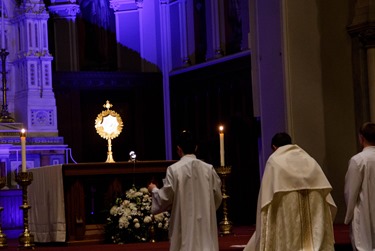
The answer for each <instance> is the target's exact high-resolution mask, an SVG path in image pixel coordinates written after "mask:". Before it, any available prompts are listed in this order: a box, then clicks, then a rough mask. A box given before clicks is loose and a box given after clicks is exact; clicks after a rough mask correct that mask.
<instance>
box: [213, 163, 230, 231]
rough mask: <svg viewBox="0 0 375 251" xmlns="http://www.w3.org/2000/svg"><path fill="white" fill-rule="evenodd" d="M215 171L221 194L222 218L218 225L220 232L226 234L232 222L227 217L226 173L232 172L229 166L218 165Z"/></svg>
mask: <svg viewBox="0 0 375 251" xmlns="http://www.w3.org/2000/svg"><path fill="white" fill-rule="evenodd" d="M216 172H217V173H218V175H219V176H220V178H221V193H222V196H223V201H222V205H223V220H222V221H221V222H220V223H219V226H220V231H219V232H220V234H221V235H227V234H231V233H232V222H231V221H229V219H228V205H227V200H228V199H229V196H228V195H227V188H226V179H227V177H228V175H229V174H230V173H231V172H232V167H231V166H220V167H218V168H216Z"/></svg>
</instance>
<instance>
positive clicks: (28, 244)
mask: <svg viewBox="0 0 375 251" xmlns="http://www.w3.org/2000/svg"><path fill="white" fill-rule="evenodd" d="M32 180H33V173H32V172H18V173H16V181H17V183H18V185H20V186H21V187H22V205H21V206H20V209H22V210H23V229H24V231H23V233H21V235H20V236H19V238H18V240H19V248H21V249H34V246H35V244H34V236H33V235H32V234H31V233H30V230H29V213H28V210H29V209H30V208H31V206H30V205H29V204H28V200H27V187H28V186H29V185H30V184H31V181H32Z"/></svg>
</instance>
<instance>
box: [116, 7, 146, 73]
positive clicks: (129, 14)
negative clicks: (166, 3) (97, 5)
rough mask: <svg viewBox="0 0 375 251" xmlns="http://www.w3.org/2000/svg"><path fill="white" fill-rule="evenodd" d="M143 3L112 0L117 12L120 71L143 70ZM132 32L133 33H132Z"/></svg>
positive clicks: (118, 64) (118, 63) (118, 62)
mask: <svg viewBox="0 0 375 251" xmlns="http://www.w3.org/2000/svg"><path fill="white" fill-rule="evenodd" d="M139 2H142V1H134V0H110V1H109V3H110V8H112V9H113V10H114V12H115V22H116V41H117V66H118V68H119V69H120V70H126V71H134V72H139V71H141V70H142V61H141V60H142V59H141V48H142V46H141V44H142V43H141V31H140V21H141V18H140V14H141V13H140V8H139V7H141V6H142V4H141V3H139ZM130 31H131V32H130Z"/></svg>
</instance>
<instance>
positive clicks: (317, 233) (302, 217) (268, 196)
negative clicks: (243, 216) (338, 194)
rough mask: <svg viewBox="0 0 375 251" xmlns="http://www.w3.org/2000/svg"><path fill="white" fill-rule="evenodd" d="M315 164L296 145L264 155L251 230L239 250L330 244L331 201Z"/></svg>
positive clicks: (267, 250)
mask: <svg viewBox="0 0 375 251" xmlns="http://www.w3.org/2000/svg"><path fill="white" fill-rule="evenodd" d="M331 190H332V187H331V185H330V183H329V182H328V180H327V178H326V176H325V175H324V173H323V171H322V170H321V168H320V166H319V164H318V163H317V162H316V161H315V160H314V159H313V158H312V157H311V156H310V155H308V154H307V153H306V152H305V151H304V150H303V149H301V148H300V147H299V146H297V145H286V146H282V147H279V148H278V149H277V150H276V151H275V152H274V153H273V154H272V155H271V156H270V157H269V159H268V161H267V163H266V168H265V172H264V174H263V178H262V183H261V187H260V191H259V195H258V205H257V218H256V231H255V233H254V234H253V236H252V237H251V239H250V240H249V242H248V244H247V245H246V247H245V249H244V251H253V250H256V251H259V250H262V251H273V250H280V251H286V250H293V251H298V250H311V251H312V250H314V251H317V250H319V251H323V250H330V251H333V250H334V235H333V219H334V218H335V215H336V210H337V208H336V205H335V203H334V201H333V199H332V197H331V195H330V191H331Z"/></svg>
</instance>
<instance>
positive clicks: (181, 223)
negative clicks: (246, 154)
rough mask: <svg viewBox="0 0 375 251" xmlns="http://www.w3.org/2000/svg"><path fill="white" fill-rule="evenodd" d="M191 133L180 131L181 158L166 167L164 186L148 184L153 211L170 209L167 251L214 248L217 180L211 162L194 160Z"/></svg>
mask: <svg viewBox="0 0 375 251" xmlns="http://www.w3.org/2000/svg"><path fill="white" fill-rule="evenodd" d="M195 149H196V144H195V143H194V141H193V139H192V136H191V134H190V133H189V132H186V131H184V132H183V133H182V135H181V136H180V138H179V142H178V144H177V151H178V153H179V156H180V157H181V159H180V160H179V161H178V162H176V163H175V164H173V165H171V166H169V167H168V169H167V173H166V178H165V179H164V180H163V182H164V185H163V187H162V188H161V189H158V188H157V187H156V185H155V184H153V183H151V184H150V185H149V186H148V189H149V190H150V191H151V192H152V209H151V212H152V213H153V214H157V213H160V212H163V211H166V210H171V218H170V224H169V238H170V249H169V250H170V251H218V250H219V242H218V231H217V219H216V210H217V209H218V208H219V206H220V204H221V200H222V194H221V181H220V178H219V176H218V175H217V173H216V171H215V169H214V168H213V166H212V165H210V164H207V163H205V162H203V161H201V160H198V159H197V158H196V156H195V155H194V154H193V153H194V152H195Z"/></svg>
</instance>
